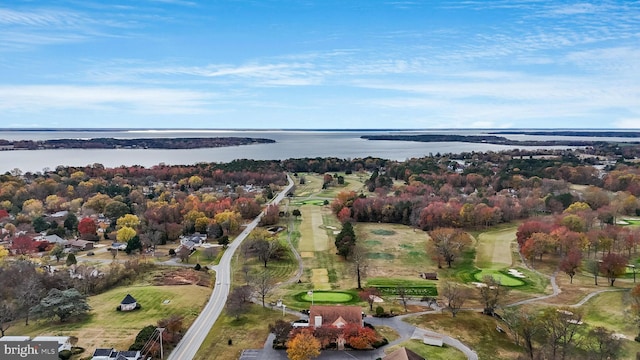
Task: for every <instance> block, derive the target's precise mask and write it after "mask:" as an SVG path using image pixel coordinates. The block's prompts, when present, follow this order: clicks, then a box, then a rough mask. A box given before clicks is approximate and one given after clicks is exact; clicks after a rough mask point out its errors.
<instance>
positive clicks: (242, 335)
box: [194, 305, 297, 360]
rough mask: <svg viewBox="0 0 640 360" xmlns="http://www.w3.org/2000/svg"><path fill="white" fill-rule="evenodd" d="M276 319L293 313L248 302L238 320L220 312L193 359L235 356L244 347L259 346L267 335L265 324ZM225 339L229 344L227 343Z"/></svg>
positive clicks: (219, 359) (229, 359)
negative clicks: (248, 306) (245, 311)
mask: <svg viewBox="0 0 640 360" xmlns="http://www.w3.org/2000/svg"><path fill="white" fill-rule="evenodd" d="M278 319H284V320H287V321H293V320H296V319H297V317H294V316H292V315H289V314H286V315H285V316H284V317H283V316H282V311H278V310H271V309H268V308H262V307H261V306H259V305H252V306H251V308H250V310H249V312H248V313H247V314H244V315H242V317H240V319H239V320H236V319H235V318H233V317H229V316H227V315H226V314H225V313H224V312H222V314H221V315H220V317H219V318H218V320H217V321H216V323H215V325H214V326H213V327H212V328H211V330H210V331H209V334H208V335H207V337H206V339H205V340H204V342H203V343H202V346H201V347H200V349H198V352H197V353H196V356H195V357H194V359H195V360H208V359H216V360H235V359H238V358H239V357H240V353H241V352H242V350H244V349H262V347H263V346H264V342H265V340H266V339H267V336H268V335H269V324H273V323H275V322H276V320H278ZM229 339H231V341H232V345H228V341H229Z"/></svg>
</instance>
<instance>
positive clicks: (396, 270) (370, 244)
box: [355, 223, 437, 280]
mask: <svg viewBox="0 0 640 360" xmlns="http://www.w3.org/2000/svg"><path fill="white" fill-rule="evenodd" d="M355 230H356V235H357V238H358V241H359V242H361V244H364V247H365V248H366V250H367V252H368V255H367V258H368V259H369V260H368V268H367V276H368V277H392V278H408V279H411V278H414V279H416V280H420V278H419V277H418V276H419V274H420V273H422V272H435V271H436V269H437V266H436V265H435V264H434V262H433V260H432V259H431V256H429V255H428V254H427V241H428V239H429V237H428V235H427V234H426V233H425V232H423V231H414V229H413V228H410V227H408V226H405V225H400V224H371V223H358V224H357V225H356V227H355Z"/></svg>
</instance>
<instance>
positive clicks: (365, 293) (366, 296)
mask: <svg viewBox="0 0 640 360" xmlns="http://www.w3.org/2000/svg"><path fill="white" fill-rule="evenodd" d="M358 296H359V297H360V300H362V301H366V302H367V303H368V304H369V311H373V303H374V302H375V299H376V298H377V297H379V296H380V290H378V289H376V288H374V287H369V288H366V289H364V290H361V291H360V292H359V293H358Z"/></svg>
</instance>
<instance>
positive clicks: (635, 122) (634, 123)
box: [613, 117, 640, 129]
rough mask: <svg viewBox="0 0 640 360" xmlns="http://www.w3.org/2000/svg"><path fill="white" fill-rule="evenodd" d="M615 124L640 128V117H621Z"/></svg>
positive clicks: (627, 127) (623, 127)
mask: <svg viewBox="0 0 640 360" xmlns="http://www.w3.org/2000/svg"><path fill="white" fill-rule="evenodd" d="M613 125H614V126H615V127H617V128H621V129H640V117H637V118H627V119H620V120H617V121H615V122H614V124H613Z"/></svg>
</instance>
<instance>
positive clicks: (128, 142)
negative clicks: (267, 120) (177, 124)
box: [0, 137, 276, 150]
mask: <svg viewBox="0 0 640 360" xmlns="http://www.w3.org/2000/svg"><path fill="white" fill-rule="evenodd" d="M275 142H276V141H275V140H272V139H262V138H248V137H204V138H141V139H114V138H95V139H50V140H38V141H34V140H15V141H9V140H3V139H0V150H48V149H201V148H218V147H226V146H239V145H251V144H271V143H275Z"/></svg>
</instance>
